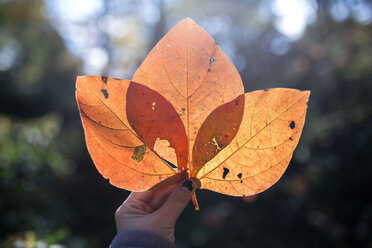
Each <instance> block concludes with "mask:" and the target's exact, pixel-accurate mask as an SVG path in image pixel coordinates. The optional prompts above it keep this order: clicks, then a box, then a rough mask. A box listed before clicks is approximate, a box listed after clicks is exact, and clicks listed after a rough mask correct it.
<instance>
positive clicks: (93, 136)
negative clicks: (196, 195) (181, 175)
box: [76, 76, 176, 191]
mask: <svg viewBox="0 0 372 248" xmlns="http://www.w3.org/2000/svg"><path fill="white" fill-rule="evenodd" d="M132 84H133V83H131V82H130V81H128V80H116V79H112V78H105V77H101V76H85V77H78V79H77V82H76V98H77V102H78V105H79V110H80V116H81V119H82V122H83V126H84V132H85V139H86V143H87V147H88V150H89V153H90V155H91V156H92V159H93V161H94V164H95V165H96V167H97V169H98V171H99V172H100V173H101V174H102V175H103V176H104V177H105V178H109V179H110V183H111V184H113V185H115V186H117V187H120V188H125V189H128V190H133V191H142V190H146V189H148V188H150V187H152V186H153V185H155V184H157V183H159V182H161V181H162V180H164V179H166V178H168V177H171V176H173V175H174V174H176V171H175V170H174V169H173V168H172V167H171V166H169V165H168V164H167V163H166V162H165V161H163V160H162V159H161V158H159V156H158V155H157V154H156V153H154V152H153V151H152V150H151V149H150V148H149V147H148V146H147V145H146V144H144V142H143V141H141V140H140V139H139V137H138V134H137V133H136V132H135V131H134V130H133V129H132V128H131V125H130V124H129V121H128V117H127V114H126V111H125V109H126V105H127V98H128V96H127V97H126V95H127V93H128V91H129V90H128V88H129V89H130V88H131V85H132ZM152 93H153V94H155V95H156V96H155V97H159V94H157V93H156V92H152ZM129 98H130V97H129Z"/></svg>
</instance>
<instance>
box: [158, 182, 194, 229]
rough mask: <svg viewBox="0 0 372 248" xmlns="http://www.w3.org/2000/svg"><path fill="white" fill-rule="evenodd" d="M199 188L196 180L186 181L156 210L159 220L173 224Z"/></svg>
mask: <svg viewBox="0 0 372 248" xmlns="http://www.w3.org/2000/svg"><path fill="white" fill-rule="evenodd" d="M199 187H200V181H199V180H198V179H195V178H193V179H187V180H185V181H184V182H183V183H182V184H180V185H179V186H178V187H177V188H176V189H174V190H173V192H172V193H171V194H170V196H169V197H168V199H167V200H166V201H165V202H164V204H163V206H162V207H161V208H160V209H159V210H157V211H156V212H158V215H159V217H160V218H162V219H163V221H164V220H166V221H167V222H168V223H170V224H175V223H176V221H177V219H178V217H179V216H180V215H181V213H182V211H183V210H184V209H185V207H186V206H187V204H188V203H189V201H190V199H191V196H192V194H194V192H195V190H196V189H197V188H199Z"/></svg>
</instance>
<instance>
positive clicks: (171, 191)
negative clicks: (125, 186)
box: [115, 178, 200, 243]
mask: <svg viewBox="0 0 372 248" xmlns="http://www.w3.org/2000/svg"><path fill="white" fill-rule="evenodd" d="M197 188H200V181H199V180H198V179H195V178H194V179H187V180H185V181H184V182H183V183H180V184H171V185H168V186H165V187H163V188H161V189H160V190H157V191H153V190H148V191H145V192H132V193H131V194H130V195H129V196H128V198H127V199H126V200H125V201H124V202H123V204H122V205H121V206H120V207H119V208H118V209H117V210H116V213H115V221H116V228H117V231H118V233H119V232H121V231H124V230H133V229H138V230H148V231H151V232H155V233H158V234H160V235H162V236H163V237H165V238H166V239H168V240H169V241H170V242H172V243H174V225H175V224H176V221H177V219H178V217H179V216H180V214H181V213H182V211H183V210H184V208H185V207H186V206H187V204H188V203H189V201H190V199H191V196H192V194H193V193H194V192H195V190H196V189H197Z"/></svg>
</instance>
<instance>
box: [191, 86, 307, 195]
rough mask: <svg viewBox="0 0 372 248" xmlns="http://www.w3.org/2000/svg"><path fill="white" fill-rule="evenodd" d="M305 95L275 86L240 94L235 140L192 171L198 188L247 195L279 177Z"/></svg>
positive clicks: (300, 125)
mask: <svg viewBox="0 0 372 248" xmlns="http://www.w3.org/2000/svg"><path fill="white" fill-rule="evenodd" d="M309 95H310V92H309V91H299V90H294V89H280V88H276V89H270V90H267V91H265V90H259V91H254V92H251V93H247V94H245V106H244V115H243V120H242V122H241V124H240V128H239V131H238V133H237V134H236V136H235V138H234V140H233V141H232V142H231V143H230V145H228V146H227V147H226V148H225V149H223V150H222V151H221V152H220V153H218V154H217V155H216V156H215V157H214V158H213V159H211V160H210V161H208V162H207V163H206V164H205V165H204V166H203V168H202V169H201V170H200V171H199V172H198V174H197V176H196V177H197V178H199V179H200V180H201V183H202V188H206V189H210V190H213V191H217V192H220V193H223V194H227V195H235V196H247V195H253V194H257V193H259V192H261V191H264V190H265V189H267V188H269V187H270V186H271V185H273V184H274V183H275V182H276V181H278V180H279V178H280V177H281V176H282V175H283V173H284V171H285V169H286V168H287V166H288V163H289V161H290V160H291V157H292V153H293V151H294V149H295V148H296V146H297V143H298V141H299V139H300V135H301V132H302V128H303V126H304V122H305V114H306V109H307V101H308V99H309Z"/></svg>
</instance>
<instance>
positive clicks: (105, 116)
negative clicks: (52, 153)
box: [76, 18, 310, 204]
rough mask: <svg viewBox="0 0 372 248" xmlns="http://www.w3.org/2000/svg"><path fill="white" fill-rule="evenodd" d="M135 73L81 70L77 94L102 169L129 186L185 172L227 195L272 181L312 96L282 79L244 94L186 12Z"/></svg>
mask: <svg viewBox="0 0 372 248" xmlns="http://www.w3.org/2000/svg"><path fill="white" fill-rule="evenodd" d="M132 80H133V81H128V80H117V79H113V78H107V77H101V76H85V77H78V79H77V83H76V98H77V102H78V105H79V110H80V115H81V119H82V123H83V127H84V132H85V138H86V143H87V147H88V150H89V153H90V155H91V156H92V159H93V161H94V163H95V165H96V167H97V169H98V171H99V172H100V173H101V174H102V175H103V176H104V177H105V178H108V179H109V180H110V183H111V184H113V185H115V186H118V187H120V188H125V189H129V190H133V191H142V190H147V189H149V188H152V189H157V188H159V187H162V186H164V185H167V184H169V183H172V182H175V181H177V180H178V179H179V178H180V177H182V176H183V175H184V174H185V172H187V173H188V174H189V177H196V178H198V179H200V181H201V183H202V188H204V189H209V190H213V191H216V192H220V193H223V194H228V195H233V196H248V195H252V194H257V193H259V192H261V191H263V190H265V189H267V188H269V187H270V186H271V185H273V184H274V183H275V182H276V181H277V180H279V178H280V177H281V176H282V174H283V173H284V171H285V169H286V168H287V166H288V164H289V161H290V159H291V157H292V154H293V152H294V149H295V148H296V146H297V144H298V142H299V138H300V136H301V132H302V129H303V126H304V122H305V115H306V110H307V102H308V99H309V95H310V92H309V91H299V90H295V89H285V88H275V89H269V90H258V91H254V92H250V93H246V94H244V91H243V84H242V81H241V78H240V75H239V73H238V72H237V71H236V69H235V67H234V66H233V65H232V63H231V62H230V61H229V60H228V59H227V57H226V56H225V55H224V54H223V52H222V51H221V49H220V48H219V47H218V46H217V45H216V43H215V41H214V40H213V39H212V38H211V37H210V36H209V34H208V33H207V32H206V31H204V30H203V29H202V28H201V27H200V26H198V25H197V24H196V23H195V22H194V21H193V20H191V19H189V18H186V19H184V20H182V21H181V22H180V23H178V24H177V25H176V26H175V27H174V28H172V29H171V30H170V31H169V33H168V34H166V35H165V36H164V37H163V38H162V39H161V40H160V41H159V43H158V44H157V45H156V46H155V47H154V49H153V50H152V51H151V52H150V53H149V55H148V56H147V58H146V59H145V60H144V61H143V63H142V65H141V66H140V67H139V69H138V70H137V72H136V73H135V75H134V76H133V79H132ZM193 199H196V198H195V196H194V198H193ZM194 204H197V203H196V202H194Z"/></svg>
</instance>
